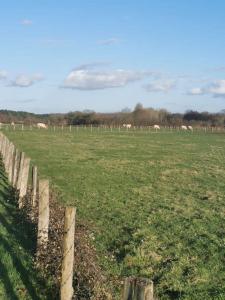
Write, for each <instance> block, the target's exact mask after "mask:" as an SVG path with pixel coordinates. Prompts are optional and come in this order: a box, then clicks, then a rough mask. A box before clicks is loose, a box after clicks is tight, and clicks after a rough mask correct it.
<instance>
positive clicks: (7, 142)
mask: <svg viewBox="0 0 225 300" xmlns="http://www.w3.org/2000/svg"><path fill="white" fill-rule="evenodd" d="M8 151H9V140H8V139H7V137H6V138H5V145H4V153H3V162H4V166H5V164H6V160H7V154H8Z"/></svg>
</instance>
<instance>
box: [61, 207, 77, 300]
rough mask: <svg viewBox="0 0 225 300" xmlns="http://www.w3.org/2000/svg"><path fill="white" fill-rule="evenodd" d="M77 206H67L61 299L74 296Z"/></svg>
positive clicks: (65, 299) (66, 299) (64, 299)
mask: <svg viewBox="0 0 225 300" xmlns="http://www.w3.org/2000/svg"><path fill="white" fill-rule="evenodd" d="M75 217H76V208H75V207H66V209H65V220H64V238H63V261H62V278H61V289H60V299H61V300H71V299H72V297H73V263H74V234H75Z"/></svg>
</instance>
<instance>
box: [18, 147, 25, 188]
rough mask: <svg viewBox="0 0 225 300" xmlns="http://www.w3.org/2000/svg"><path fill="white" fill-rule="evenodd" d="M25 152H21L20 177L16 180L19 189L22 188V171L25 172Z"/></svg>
mask: <svg viewBox="0 0 225 300" xmlns="http://www.w3.org/2000/svg"><path fill="white" fill-rule="evenodd" d="M24 158H25V154H24V152H21V153H20V159H19V171H18V178H17V182H16V188H17V190H19V189H20V185H21V180H22V175H23V174H22V172H23V163H24Z"/></svg>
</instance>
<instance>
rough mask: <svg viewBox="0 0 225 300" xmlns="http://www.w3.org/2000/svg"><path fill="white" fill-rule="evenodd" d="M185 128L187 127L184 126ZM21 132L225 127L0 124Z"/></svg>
mask: <svg viewBox="0 0 225 300" xmlns="http://www.w3.org/2000/svg"><path fill="white" fill-rule="evenodd" d="M184 127H185V126H184ZM1 128H2V129H5V130H19V131H30V130H34V131H38V130H43V131H46V130H47V131H51V132H73V133H79V132H83V131H85V132H91V133H92V132H93V133H97V132H99V133H100V132H115V133H116V132H121V133H123V132H146V133H147V132H154V133H155V132H196V133H197V132H205V133H225V126H193V130H188V129H186V130H185V129H183V128H182V126H172V125H160V126H159V128H154V125H143V126H135V125H132V126H131V127H123V126H122V125H118V124H112V125H92V124H90V125H48V126H47V127H46V128H37V126H36V125H35V124H33V125H24V124H14V125H11V124H3V123H1V124H0V129H1Z"/></svg>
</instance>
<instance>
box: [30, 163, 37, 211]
mask: <svg viewBox="0 0 225 300" xmlns="http://www.w3.org/2000/svg"><path fill="white" fill-rule="evenodd" d="M31 201H32V207H35V206H36V202H37V167H36V166H33V167H32V199H31Z"/></svg>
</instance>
